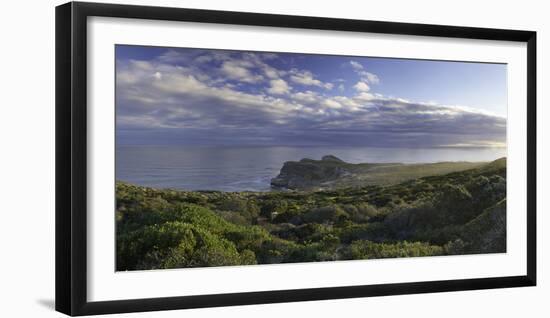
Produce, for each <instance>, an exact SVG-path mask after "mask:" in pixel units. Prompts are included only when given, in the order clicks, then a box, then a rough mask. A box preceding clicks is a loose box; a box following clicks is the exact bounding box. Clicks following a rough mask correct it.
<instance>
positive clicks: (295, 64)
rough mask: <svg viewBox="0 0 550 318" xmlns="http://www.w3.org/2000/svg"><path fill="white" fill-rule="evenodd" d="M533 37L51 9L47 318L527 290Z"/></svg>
mask: <svg viewBox="0 0 550 318" xmlns="http://www.w3.org/2000/svg"><path fill="white" fill-rule="evenodd" d="M535 124H536V33H535V32H531V31H518V30H497V29H484V28H472V27H458V26H443V25H425V24H409V23H394V22H379V21H359V20H347V19H333V18H322V17H305V16H285V15H271V14H258V13H241V12H222V11H209V10H197V9H180V8H166V7H144V6H127V5H113V4H96V3H79V2H71V3H67V4H64V5H61V6H58V7H57V8H56V309H57V310H58V311H60V312H63V313H66V314H68V315H90V314H105V313H121V312H136V311H153V310H166V309H184V308H198V307H213V306H231V305H246V304H259V303H275V302H289V301H304V300H322V299H335V298H350V297H367V296H382V295H398V294H413V293H431V292H444V291H459V290H472V289H489V288H504V287H519V286H534V285H535V284H536V205H535V201H536V198H535V195H536V189H535V187H536V161H535V160H536V148H535V147H536V136H535V132H536V126H535Z"/></svg>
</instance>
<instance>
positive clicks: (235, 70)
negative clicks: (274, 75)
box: [221, 61, 263, 83]
mask: <svg viewBox="0 0 550 318" xmlns="http://www.w3.org/2000/svg"><path fill="white" fill-rule="evenodd" d="M252 66H253V64H252V63H249V62H246V61H226V62H223V64H222V67H221V70H222V72H223V73H224V74H225V75H226V76H227V77H229V78H230V79H234V80H238V81H241V82H246V83H254V82H258V81H261V80H263V77H262V76H261V75H254V74H252V73H251V72H250V70H249V69H248V68H249V67H252Z"/></svg>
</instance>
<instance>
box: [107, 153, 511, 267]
mask: <svg viewBox="0 0 550 318" xmlns="http://www.w3.org/2000/svg"><path fill="white" fill-rule="evenodd" d="M116 199H117V200H116V206H117V208H116V231H117V242H116V244H117V246H116V251H117V270H137V269H160V268H179V267H204V266H224V265H247V264H271V263H285V262H309V261H329V260H349V259H371V258H385V257H416V256H428V255H452V254H471V253H502V252H505V251H506V232H505V229H506V159H505V158H503V159H499V160H496V161H494V162H491V163H487V164H483V165H480V166H477V167H475V168H473V169H467V170H462V171H457V172H452V173H448V174H441V175H434V176H428V177H422V178H417V179H412V180H408V181H405V182H401V183H398V184H392V185H386V186H381V185H365V186H351V187H347V188H335V189H328V190H324V191H309V192H304V191H282V192H281V191H272V192H232V193H230V192H216V191H211V192H205V191H203V192H197V191H175V190H157V189H152V188H146V187H139V186H135V185H131V184H127V183H123V182H117V185H116Z"/></svg>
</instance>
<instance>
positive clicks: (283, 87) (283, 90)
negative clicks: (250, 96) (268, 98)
mask: <svg viewBox="0 0 550 318" xmlns="http://www.w3.org/2000/svg"><path fill="white" fill-rule="evenodd" d="M269 84H270V85H271V86H270V87H269V88H268V89H267V92H268V93H270V94H275V95H282V94H287V93H289V92H290V89H291V88H290V86H288V84H287V82H286V81H285V80H282V79H275V80H271V81H269Z"/></svg>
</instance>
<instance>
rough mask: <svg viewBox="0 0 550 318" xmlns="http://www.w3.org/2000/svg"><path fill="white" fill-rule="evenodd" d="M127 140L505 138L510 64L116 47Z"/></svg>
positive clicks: (472, 142) (424, 142) (447, 141)
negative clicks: (507, 84) (507, 77)
mask: <svg viewBox="0 0 550 318" xmlns="http://www.w3.org/2000/svg"><path fill="white" fill-rule="evenodd" d="M116 66H117V74H116V85H117V87H116V88H117V90H116V109H117V142H118V143H119V144H182V145H187V144H191V145H250V146H255V145H289V146H317V145H319V146H328V145H349V146H374V147H504V146H505V140H506V108H507V92H506V65H504V64H489V63H466V62H448V61H429V60H411V59H392V58H371V57H355V56H329V55H312V54H292V53H265V52H243V51H223V50H203V49H185V48H162V47H143V46H124V45H117V46H116Z"/></svg>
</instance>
